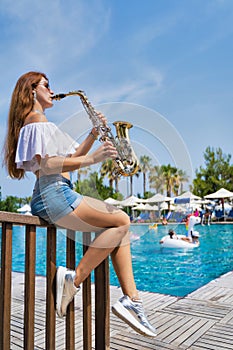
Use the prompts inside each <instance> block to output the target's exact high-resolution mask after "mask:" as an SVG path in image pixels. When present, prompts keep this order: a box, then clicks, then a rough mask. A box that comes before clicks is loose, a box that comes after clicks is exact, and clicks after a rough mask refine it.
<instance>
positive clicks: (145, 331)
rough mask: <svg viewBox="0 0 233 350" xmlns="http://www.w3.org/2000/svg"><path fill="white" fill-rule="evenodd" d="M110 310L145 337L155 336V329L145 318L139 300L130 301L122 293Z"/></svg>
mask: <svg viewBox="0 0 233 350" xmlns="http://www.w3.org/2000/svg"><path fill="white" fill-rule="evenodd" d="M112 312H113V313H114V314H115V315H116V316H118V317H119V318H120V319H121V320H123V321H124V322H126V323H127V324H128V325H129V326H130V327H132V328H133V329H134V330H135V331H136V332H138V333H140V334H142V335H145V336H147V337H152V338H154V337H156V335H157V334H156V329H155V328H154V327H153V326H152V325H151V324H150V323H149V321H148V320H147V318H146V315H145V311H144V309H143V306H142V301H141V300H137V301H132V300H131V299H130V298H129V297H128V296H127V295H124V296H123V297H122V298H121V299H119V300H118V301H117V302H116V304H114V305H113V307H112Z"/></svg>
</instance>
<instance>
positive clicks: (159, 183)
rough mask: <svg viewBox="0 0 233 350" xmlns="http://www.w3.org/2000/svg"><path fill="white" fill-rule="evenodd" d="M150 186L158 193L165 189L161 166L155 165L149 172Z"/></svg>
mask: <svg viewBox="0 0 233 350" xmlns="http://www.w3.org/2000/svg"><path fill="white" fill-rule="evenodd" d="M149 183H150V188H153V189H154V190H155V192H156V193H161V194H163V192H164V189H165V178H164V173H163V170H162V169H161V166H159V165H155V166H154V167H153V168H151V169H150V173H149Z"/></svg>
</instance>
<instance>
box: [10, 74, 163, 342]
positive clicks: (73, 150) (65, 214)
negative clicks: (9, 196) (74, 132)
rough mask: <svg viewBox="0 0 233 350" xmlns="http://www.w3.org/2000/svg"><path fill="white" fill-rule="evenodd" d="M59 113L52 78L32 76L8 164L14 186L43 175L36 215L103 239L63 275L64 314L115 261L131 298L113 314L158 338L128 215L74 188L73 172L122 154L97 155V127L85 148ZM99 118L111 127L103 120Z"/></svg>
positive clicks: (20, 100) (59, 298) (60, 307)
mask: <svg viewBox="0 0 233 350" xmlns="http://www.w3.org/2000/svg"><path fill="white" fill-rule="evenodd" d="M52 106H53V91H52V89H51V88H50V86H49V80H48V78H47V76H46V75H45V74H44V73H40V72H28V73H26V74H24V75H22V76H21V77H20V78H19V79H18V81H17V83H16V86H15V88H14V91H13V94H12V98H11V104H10V110H9V117H8V130H7V135H6V141H5V157H4V160H5V165H6V167H7V169H8V173H9V175H10V177H12V178H16V179H21V178H23V177H24V176H25V173H26V172H27V171H29V172H32V173H33V174H34V175H35V178H36V183H35V187H34V190H33V195H32V201H31V211H32V214H33V215H38V216H39V217H41V218H42V219H44V220H46V221H47V222H49V223H52V224H55V225H57V226H59V227H63V228H66V229H71V230H74V231H81V232H90V233H91V232H98V233H99V235H98V237H97V238H96V239H95V240H94V241H93V242H92V243H91V244H90V246H89V248H88V250H87V251H86V253H85V255H84V256H83V258H82V259H81V260H80V261H79V263H78V265H77V266H76V269H75V271H71V270H68V269H67V268H66V267H63V266H59V267H58V269H57V275H56V281H57V284H56V309H57V314H58V316H60V317H63V316H65V315H66V311H67V306H68V305H69V303H70V302H71V301H72V300H73V298H74V296H75V294H76V293H77V292H78V291H79V290H80V285H81V284H82V282H83V281H84V280H85V279H86V278H87V277H88V276H89V275H90V273H91V271H92V270H93V269H94V268H95V267H97V266H98V265H99V264H100V263H101V262H102V261H103V260H104V259H105V258H106V257H107V256H108V255H109V254H110V255H111V259H112V263H113V266H114V269H115V271H116V274H117V277H118V279H119V282H120V285H121V289H122V292H123V296H122V297H121V298H120V299H119V300H118V301H117V302H116V303H115V304H114V305H113V307H112V311H113V313H114V314H116V315H117V316H118V317H119V318H121V319H122V320H123V321H125V322H126V323H127V324H129V325H130V326H131V327H132V328H133V329H134V330H136V331H137V332H138V333H141V334H143V335H145V336H149V337H155V336H156V330H155V328H154V327H153V326H152V325H151V324H150V322H149V321H148V319H147V317H146V315H145V311H144V308H143V305H142V300H141V299H140V297H139V293H138V291H137V289H136V284H135V280H134V276H133V269H132V258H131V252H130V240H129V226H130V220H129V217H128V215H127V214H126V213H124V212H123V211H121V210H119V209H116V208H115V207H113V206H110V205H109V204H106V203H105V202H102V201H99V200H97V199H94V198H90V197H85V196H82V195H81V194H80V193H77V192H75V191H74V190H73V188H72V183H71V181H70V175H69V174H70V172H72V171H74V170H77V169H80V168H82V167H88V166H90V165H92V164H96V163H101V162H103V161H104V160H106V159H109V158H110V159H115V158H116V157H117V151H116V149H115V147H114V146H113V145H112V143H111V142H110V141H106V142H103V143H102V144H101V145H100V146H99V147H98V148H97V149H96V150H95V151H93V152H92V153H89V151H90V150H91V148H92V146H93V144H94V142H95V140H96V139H97V136H98V130H96V128H94V127H93V128H92V129H91V130H90V132H89V134H88V135H87V137H86V138H85V139H84V141H83V142H82V143H81V144H80V145H78V144H77V143H76V142H75V141H74V140H73V139H72V138H71V137H70V136H69V135H67V134H66V133H64V132H63V131H62V130H61V129H59V128H58V127H57V126H56V125H55V124H54V123H52V122H50V121H49V120H48V118H47V116H46V115H45V110H46V109H48V108H51V107H52ZM99 118H100V119H101V120H102V123H106V119H105V118H104V116H103V115H101V114H100V115H99ZM78 122H79V123H82V120H80V121H78Z"/></svg>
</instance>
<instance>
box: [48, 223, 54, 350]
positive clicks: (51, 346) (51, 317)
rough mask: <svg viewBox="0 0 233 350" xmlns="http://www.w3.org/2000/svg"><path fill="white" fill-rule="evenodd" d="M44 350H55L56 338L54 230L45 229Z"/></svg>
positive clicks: (52, 228)
mask: <svg viewBox="0 0 233 350" xmlns="http://www.w3.org/2000/svg"><path fill="white" fill-rule="evenodd" d="M46 283H47V285H46V350H55V349H56V344H55V338H56V333H55V331H56V328H55V326H56V311H55V310H56V296H55V295H56V228H55V227H51V226H50V227H48V228H47V273H46Z"/></svg>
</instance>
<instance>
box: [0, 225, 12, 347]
mask: <svg viewBox="0 0 233 350" xmlns="http://www.w3.org/2000/svg"><path fill="white" fill-rule="evenodd" d="M11 268H12V224H11V223H5V222H4V223H3V224H2V247H1V285H0V334H1V338H0V350H9V349H10V318H11Z"/></svg>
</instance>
